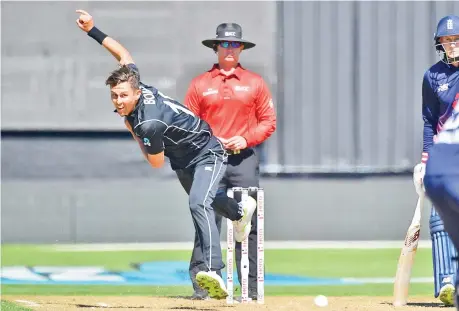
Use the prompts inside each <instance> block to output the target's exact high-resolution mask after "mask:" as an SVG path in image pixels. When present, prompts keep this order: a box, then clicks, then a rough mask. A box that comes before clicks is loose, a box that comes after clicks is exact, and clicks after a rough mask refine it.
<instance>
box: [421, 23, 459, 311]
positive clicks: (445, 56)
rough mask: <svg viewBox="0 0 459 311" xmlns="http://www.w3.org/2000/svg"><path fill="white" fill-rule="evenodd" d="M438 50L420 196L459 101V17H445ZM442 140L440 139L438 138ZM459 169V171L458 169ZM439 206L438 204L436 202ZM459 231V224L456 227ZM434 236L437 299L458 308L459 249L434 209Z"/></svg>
mask: <svg viewBox="0 0 459 311" xmlns="http://www.w3.org/2000/svg"><path fill="white" fill-rule="evenodd" d="M434 41H435V50H436V51H437V53H438V55H439V56H440V61H438V62H437V63H436V64H434V65H433V66H432V67H430V68H429V69H428V70H427V71H426V73H425V74H424V79H423V83H422V117H423V120H424V139H423V152H422V157H421V163H419V164H418V165H416V166H415V168H414V175H413V179H414V184H415V187H416V191H417V193H418V194H420V195H422V194H423V192H424V191H425V190H424V175H425V172H426V162H427V161H428V159H429V153H430V150H431V147H432V146H433V145H434V141H435V140H436V139H437V135H438V134H439V133H440V132H441V131H442V129H443V127H444V125H445V122H446V121H447V120H448V118H450V116H451V115H452V112H453V110H454V106H455V105H456V104H457V100H458V98H459V17H458V16H454V15H449V16H445V17H443V18H442V19H441V20H440V21H439V22H438V25H437V30H436V33H435V36H434ZM438 137H440V136H438ZM458 164H459V163H455V164H454V165H453V164H451V166H450V167H444V168H443V169H444V170H451V171H454V170H456V171H457V167H458ZM455 167H456V168H455ZM432 202H433V203H434V205H435V202H436V201H435V200H432ZM456 226H458V227H459V222H458V223H457V224H456ZM430 236H431V239H432V258H433V270H434V282H435V283H434V288H435V293H434V295H435V298H440V300H441V301H442V302H443V303H444V304H445V305H446V306H452V305H453V304H454V296H455V294H454V291H455V287H454V285H453V284H454V283H455V281H456V280H455V279H456V272H457V269H458V265H457V256H458V254H457V249H456V247H455V246H454V245H453V243H452V241H451V239H450V236H449V235H448V233H447V232H446V231H445V226H444V223H443V219H442V218H441V217H440V215H439V213H438V212H437V208H436V206H432V210H431V214H430Z"/></svg>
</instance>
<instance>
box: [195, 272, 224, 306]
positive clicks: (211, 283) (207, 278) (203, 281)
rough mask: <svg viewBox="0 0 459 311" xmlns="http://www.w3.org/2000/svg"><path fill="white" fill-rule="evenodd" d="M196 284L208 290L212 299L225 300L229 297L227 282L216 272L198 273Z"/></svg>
mask: <svg viewBox="0 0 459 311" xmlns="http://www.w3.org/2000/svg"><path fill="white" fill-rule="evenodd" d="M196 282H197V283H198V285H199V286H200V287H201V288H202V289H205V290H207V292H208V294H209V297H210V298H214V299H225V298H226V296H228V291H227V290H226V286H225V282H223V279H222V278H221V277H220V276H219V275H218V274H217V273H216V272H215V271H200V272H198V274H196Z"/></svg>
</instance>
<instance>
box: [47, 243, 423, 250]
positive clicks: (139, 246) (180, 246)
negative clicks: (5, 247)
mask: <svg viewBox="0 0 459 311" xmlns="http://www.w3.org/2000/svg"><path fill="white" fill-rule="evenodd" d="M402 246H403V241H267V242H265V249H388V248H395V249H401V248H402ZM44 247H45V248H48V246H44ZM50 247H51V249H53V250H55V251H69V252H98V251H104V252H108V251H152V250H191V249H193V243H192V242H161V243H92V244H53V245H50ZM222 248H226V242H222ZM419 248H432V245H431V241H430V240H421V241H419Z"/></svg>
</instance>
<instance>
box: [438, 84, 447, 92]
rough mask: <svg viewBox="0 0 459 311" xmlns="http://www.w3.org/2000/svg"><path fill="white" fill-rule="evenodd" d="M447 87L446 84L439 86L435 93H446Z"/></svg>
mask: <svg viewBox="0 0 459 311" xmlns="http://www.w3.org/2000/svg"><path fill="white" fill-rule="evenodd" d="M448 87H449V85H448V83H445V84H441V85H440V86H439V87H438V89H437V91H438V92H444V91H447V90H448Z"/></svg>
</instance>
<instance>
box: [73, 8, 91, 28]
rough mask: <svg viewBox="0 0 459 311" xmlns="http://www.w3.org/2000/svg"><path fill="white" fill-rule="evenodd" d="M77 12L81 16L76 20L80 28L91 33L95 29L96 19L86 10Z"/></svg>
mask: <svg viewBox="0 0 459 311" xmlns="http://www.w3.org/2000/svg"><path fill="white" fill-rule="evenodd" d="M76 12H77V13H79V14H80V16H79V17H78V19H77V20H76V23H77V25H78V27H80V29H81V30H83V31H84V32H89V31H90V30H91V29H92V27H94V19H93V18H92V16H91V15H89V13H88V12H86V11H84V10H76Z"/></svg>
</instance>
